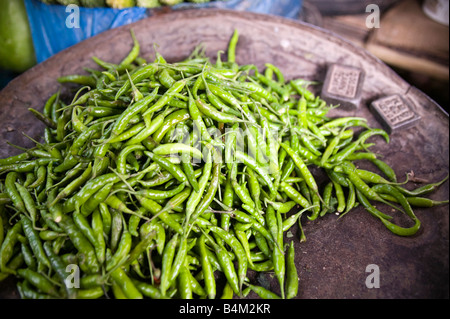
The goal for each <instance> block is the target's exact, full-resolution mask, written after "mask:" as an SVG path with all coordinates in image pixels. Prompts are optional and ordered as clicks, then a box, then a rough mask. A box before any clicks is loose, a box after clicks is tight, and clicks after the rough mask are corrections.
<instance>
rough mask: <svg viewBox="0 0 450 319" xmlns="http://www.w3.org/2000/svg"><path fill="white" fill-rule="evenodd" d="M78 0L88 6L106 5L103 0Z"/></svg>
mask: <svg viewBox="0 0 450 319" xmlns="http://www.w3.org/2000/svg"><path fill="white" fill-rule="evenodd" d="M80 2H81V5H82V6H84V7H89V8H95V7H104V6H105V5H106V2H105V0H80Z"/></svg>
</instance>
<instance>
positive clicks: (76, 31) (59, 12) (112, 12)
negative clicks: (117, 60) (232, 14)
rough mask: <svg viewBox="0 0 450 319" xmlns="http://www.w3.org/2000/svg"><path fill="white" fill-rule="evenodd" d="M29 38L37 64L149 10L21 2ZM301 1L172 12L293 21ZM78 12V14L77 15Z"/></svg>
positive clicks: (214, 4)
mask: <svg viewBox="0 0 450 319" xmlns="http://www.w3.org/2000/svg"><path fill="white" fill-rule="evenodd" d="M25 6H26V9H27V14H28V18H29V22H30V28H31V35H32V37H33V44H34V49H35V53H36V60H37V62H38V63H40V62H42V61H45V60H46V59H48V58H49V57H51V56H52V55H54V54H56V53H58V52H60V51H62V50H64V49H66V48H68V47H71V46H72V45H75V44H77V43H78V42H81V41H83V40H85V39H87V38H90V37H92V36H94V35H97V34H99V33H101V32H103V31H106V30H109V29H113V28H116V27H120V26H123V25H126V24H130V23H133V22H136V21H138V20H141V19H143V18H146V17H148V16H150V15H151V14H152V10H148V9H146V8H138V7H134V8H127V9H121V10H119V9H111V8H84V7H77V8H76V10H79V11H78V12H76V11H74V10H73V9H71V8H70V7H66V6H60V5H46V4H44V3H42V2H40V1H39V0H25ZM301 6H302V0H227V1H211V2H207V3H201V4H194V3H189V2H185V3H181V4H178V5H175V6H173V7H172V9H173V10H182V9H196V8H197V9H201V8H218V9H231V10H238V11H249V12H256V13H264V14H273V15H279V16H282V17H286V18H292V19H295V18H297V17H298V15H299V13H300V10H301ZM78 13H79V14H78Z"/></svg>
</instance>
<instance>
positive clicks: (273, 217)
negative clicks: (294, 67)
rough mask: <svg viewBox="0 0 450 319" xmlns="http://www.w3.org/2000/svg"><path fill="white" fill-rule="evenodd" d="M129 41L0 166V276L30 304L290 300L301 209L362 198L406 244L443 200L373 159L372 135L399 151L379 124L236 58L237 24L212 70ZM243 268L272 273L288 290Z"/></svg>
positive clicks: (342, 209) (324, 209)
mask: <svg viewBox="0 0 450 319" xmlns="http://www.w3.org/2000/svg"><path fill="white" fill-rule="evenodd" d="M132 37H133V40H134V46H133V48H132V49H131V50H130V52H129V53H128V55H127V56H126V57H124V59H123V60H122V61H121V62H120V63H119V64H114V63H110V62H106V61H103V60H101V59H99V58H97V57H93V59H94V61H95V62H96V63H97V64H98V65H99V69H100V70H97V69H87V71H88V72H89V74H88V75H70V76H64V77H61V78H59V82H61V83H72V84H66V85H69V86H70V85H73V84H75V85H76V87H77V90H78V91H76V94H74V96H72V97H71V99H72V100H71V101H66V102H64V101H63V98H62V97H61V96H60V93H59V92H56V93H55V94H54V95H52V96H51V97H50V98H49V99H48V101H47V102H46V104H45V105H44V107H43V110H42V111H38V110H35V109H30V111H31V112H33V114H34V115H35V116H36V117H37V118H38V119H39V120H41V121H43V122H44V123H45V125H46V127H45V130H44V134H43V141H42V142H39V141H35V147H33V148H30V149H23V152H21V153H20V154H18V155H14V156H11V157H8V158H5V159H0V178H1V180H0V226H1V227H0V280H3V279H5V278H7V277H8V276H14V277H15V278H16V279H17V282H18V283H17V287H18V291H19V293H20V296H21V297H22V298H32V299H38V298H117V299H122V298H154V299H157V298H182V299H191V298H210V299H213V298H223V299H230V298H238V297H240V298H243V297H246V296H249V293H250V292H253V293H255V294H256V295H258V296H259V297H261V298H295V297H297V296H298V289H299V277H298V271H297V268H296V265H295V261H294V260H295V250H294V239H295V238H294V235H293V233H292V232H293V230H294V229H293V228H292V227H294V226H295V227H297V228H296V230H298V234H300V235H299V236H298V237H299V238H298V239H297V242H301V241H304V240H305V238H306V237H305V233H304V232H303V228H302V224H301V220H302V216H303V215H305V216H306V217H305V218H308V219H309V220H311V221H312V220H315V219H317V218H319V217H323V216H325V215H327V214H330V213H337V214H339V215H340V216H343V215H345V214H347V213H348V212H349V211H350V210H352V209H353V208H354V207H356V206H357V205H360V206H362V207H364V208H365V209H366V210H367V211H368V212H369V213H370V214H372V215H373V216H374V217H375V218H378V219H379V220H380V221H381V222H382V223H383V224H384V225H385V226H386V227H387V228H388V229H389V230H390V231H392V232H393V233H394V234H397V235H400V236H410V235H413V234H415V233H416V232H417V231H418V229H419V227H420V221H419V219H418V218H417V217H416V216H415V214H414V212H413V210H412V208H411V207H413V206H420V207H432V206H434V205H438V204H445V203H448V201H442V202H437V201H433V200H430V199H428V198H426V197H424V194H427V193H429V192H431V191H433V190H434V189H436V188H437V187H438V186H439V185H441V184H442V183H443V182H444V181H445V180H446V178H445V179H443V180H442V181H440V182H438V183H434V184H427V185H424V186H422V187H420V188H417V189H415V190H407V189H406V188H405V187H403V186H402V184H403V183H400V182H398V181H397V177H396V174H395V172H394V171H393V170H392V168H391V167H389V166H388V165H387V164H386V163H385V162H383V161H381V160H380V159H379V158H378V157H377V155H376V154H375V153H373V152H371V151H370V147H371V146H373V145H374V143H369V142H368V141H369V139H373V141H375V139H376V138H381V139H384V140H385V141H384V142H389V135H388V134H387V133H386V132H385V131H384V130H381V129H378V128H370V127H369V126H368V124H367V120H366V119H364V118H360V117H343V118H329V117H327V114H328V112H329V111H330V110H331V109H332V108H334V107H333V106H329V105H327V103H325V102H324V101H323V100H321V98H320V97H316V96H315V95H314V94H313V93H312V92H311V91H310V90H309V89H308V86H309V85H311V83H310V82H307V81H304V80H301V79H294V80H286V79H285V78H284V76H283V74H282V73H281V72H280V69H278V68H277V67H276V66H274V65H272V64H269V63H268V64H266V65H265V69H264V72H259V70H258V68H257V67H256V66H254V65H238V64H237V63H236V59H235V54H236V45H237V42H238V38H239V35H238V32H237V31H235V32H234V34H233V35H232V37H231V38H230V42H229V44H228V51H227V52H219V53H218V55H217V59H216V60H215V62H214V63H212V62H211V61H210V59H208V58H206V57H205V54H204V51H202V47H201V46H199V47H198V48H196V50H194V52H192V54H191V55H190V56H189V57H188V58H187V59H186V60H184V61H180V62H176V63H169V62H167V61H166V60H165V59H164V57H163V56H162V55H161V54H159V53H158V52H155V59H154V61H153V62H148V61H146V60H145V59H143V58H142V57H141V56H140V46H139V42H138V41H137V39H136V37H135V36H134V33H133V32H132ZM222 54H226V56H227V59H226V61H223V60H222ZM362 160H364V161H370V162H372V163H373V164H374V165H375V166H376V167H377V168H378V170H379V172H380V174H378V173H374V172H372V171H368V170H363V169H360V168H358V167H357V165H356V164H355V162H356V161H362ZM318 170H320V171H321V172H322V173H323V175H325V176H327V178H328V179H327V181H326V182H325V183H318V182H317V181H316V177H315V176H316V174H315V172H317V171H318ZM374 202H376V203H378V204H380V205H378V207H381V206H382V205H381V204H386V205H390V206H392V207H395V208H397V209H398V210H399V211H401V212H402V213H404V214H406V215H407V216H409V218H410V219H411V224H412V226H409V227H403V226H400V225H397V224H395V223H394V222H393V217H392V216H389V215H387V214H385V213H383V212H381V211H380V210H379V209H378V208H375V206H374V204H373V203H374ZM289 240H290V242H289ZM249 272H256V273H259V272H270V273H273V274H274V275H275V277H276V279H277V282H278V283H279V287H277V288H276V289H269V288H268V287H263V286H262V285H261V284H257V283H254V282H253V283H252V281H251V280H250V279H249V278H251V276H249Z"/></svg>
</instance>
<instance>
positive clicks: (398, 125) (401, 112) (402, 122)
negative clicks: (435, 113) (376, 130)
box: [370, 94, 420, 133]
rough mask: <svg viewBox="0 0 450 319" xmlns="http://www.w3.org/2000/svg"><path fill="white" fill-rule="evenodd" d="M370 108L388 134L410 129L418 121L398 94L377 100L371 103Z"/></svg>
mask: <svg viewBox="0 0 450 319" xmlns="http://www.w3.org/2000/svg"><path fill="white" fill-rule="evenodd" d="M370 108H371V111H372V112H373V113H374V115H375V116H376V117H377V118H378V120H380V121H381V124H382V125H383V126H384V128H385V129H386V130H387V131H389V133H392V132H393V131H395V130H399V129H402V128H406V127H410V126H412V125H414V124H415V123H416V122H417V121H418V120H419V119H420V117H419V116H418V115H417V114H416V113H415V112H414V111H413V110H412V109H411V106H410V105H409V104H408V103H407V102H406V101H405V99H403V98H402V97H401V96H400V95H398V94H394V95H390V96H387V97H384V98H381V99H378V100H376V101H374V102H372V104H371V105H370Z"/></svg>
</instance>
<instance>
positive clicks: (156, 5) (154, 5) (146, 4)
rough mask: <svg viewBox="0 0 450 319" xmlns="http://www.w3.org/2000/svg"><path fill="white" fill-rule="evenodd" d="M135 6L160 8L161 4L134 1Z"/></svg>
mask: <svg viewBox="0 0 450 319" xmlns="http://www.w3.org/2000/svg"><path fill="white" fill-rule="evenodd" d="M136 5H137V6H138V7H143V8H156V7H160V6H161V3H160V2H159V1H158V0H136Z"/></svg>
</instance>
